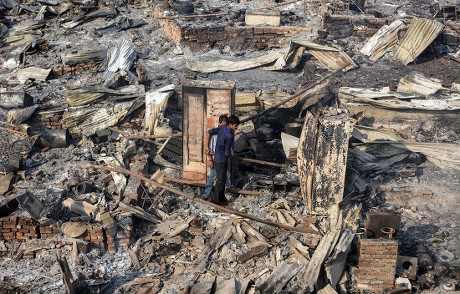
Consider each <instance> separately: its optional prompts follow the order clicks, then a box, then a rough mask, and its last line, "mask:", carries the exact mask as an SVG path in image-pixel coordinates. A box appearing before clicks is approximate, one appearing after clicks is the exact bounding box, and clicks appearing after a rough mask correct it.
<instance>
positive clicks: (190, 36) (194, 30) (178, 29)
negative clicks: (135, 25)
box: [152, 5, 318, 50]
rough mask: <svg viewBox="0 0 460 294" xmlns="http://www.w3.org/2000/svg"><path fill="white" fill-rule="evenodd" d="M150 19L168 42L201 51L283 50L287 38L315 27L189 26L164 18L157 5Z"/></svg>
mask: <svg viewBox="0 0 460 294" xmlns="http://www.w3.org/2000/svg"><path fill="white" fill-rule="evenodd" d="M152 17H155V18H158V21H159V22H160V24H161V25H162V26H163V29H164V33H165V36H166V38H167V39H169V40H170V41H172V42H174V43H176V44H178V45H185V46H188V47H190V48H191V49H192V50H200V49H203V48H206V47H211V48H219V49H224V48H225V47H230V49H232V50H246V49H257V50H262V49H270V48H282V47H284V46H285V45H286V44H287V43H288V42H289V39H290V38H292V37H294V36H296V35H299V34H304V33H313V32H315V31H316V30H317V29H318V28H317V27H311V28H305V27H294V26H281V27H266V26H265V27H264V26H260V27H259V26H257V27H254V26H235V25H232V26H230V25H229V26H225V25H222V24H221V23H220V22H208V23H206V22H204V23H203V24H202V25H200V26H198V25H197V23H193V25H189V24H188V23H186V22H182V21H181V20H179V19H168V18H164V17H163V8H162V6H161V5H157V6H156V7H154V9H153V10H152Z"/></svg>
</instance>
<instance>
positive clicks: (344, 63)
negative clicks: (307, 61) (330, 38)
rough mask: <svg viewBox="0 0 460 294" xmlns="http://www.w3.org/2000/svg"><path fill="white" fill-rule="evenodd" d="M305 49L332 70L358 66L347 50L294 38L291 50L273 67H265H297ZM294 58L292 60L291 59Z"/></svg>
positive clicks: (280, 68) (275, 68) (284, 68)
mask: <svg viewBox="0 0 460 294" xmlns="http://www.w3.org/2000/svg"><path fill="white" fill-rule="evenodd" d="M299 49H301V50H299ZM304 50H307V51H308V52H310V54H311V55H313V56H314V57H315V58H316V59H318V60H319V62H320V63H321V64H322V65H323V66H324V67H326V68H327V69H329V70H331V71H336V70H343V71H349V70H351V69H353V68H357V67H358V66H357V65H356V64H355V63H354V61H353V60H352V59H351V58H350V56H348V55H347V54H346V53H345V52H343V51H342V50H340V49H337V48H334V47H329V46H324V45H320V44H317V43H314V42H311V41H307V40H293V41H292V42H291V45H290V48H289V51H288V52H286V53H285V54H284V55H283V56H282V57H281V58H280V59H278V60H277V61H276V63H275V65H273V66H272V67H269V68H264V69H266V70H286V69H293V68H295V67H296V66H297V65H298V64H299V63H300V61H301V58H299V55H300V57H301V55H302V53H303V51H304ZM290 59H292V60H290Z"/></svg>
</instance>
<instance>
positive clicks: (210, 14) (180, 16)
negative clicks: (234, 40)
mask: <svg viewBox="0 0 460 294" xmlns="http://www.w3.org/2000/svg"><path fill="white" fill-rule="evenodd" d="M224 15H228V13H209V14H194V15H174V16H161V17H156V19H177V18H200V17H210V16H224Z"/></svg>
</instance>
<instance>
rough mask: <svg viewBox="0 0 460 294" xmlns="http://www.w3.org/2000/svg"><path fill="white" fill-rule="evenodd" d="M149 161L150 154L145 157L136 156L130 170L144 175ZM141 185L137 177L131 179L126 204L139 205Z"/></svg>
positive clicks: (126, 194) (127, 187)
mask: <svg viewBox="0 0 460 294" xmlns="http://www.w3.org/2000/svg"><path fill="white" fill-rule="evenodd" d="M147 160H148V154H145V155H135V156H134V157H133V160H132V162H131V163H130V164H129V169H130V170H132V171H133V172H135V173H140V174H142V173H143V171H144V168H145V164H146V163H147ZM140 185H141V181H140V180H139V179H137V178H135V177H129V179H128V182H127V184H126V188H125V192H124V196H125V200H124V202H126V203H129V204H133V205H137V204H138V203H139V201H140V199H139V194H140V193H139V189H141V188H140Z"/></svg>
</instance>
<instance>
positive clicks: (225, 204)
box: [220, 201, 233, 206]
mask: <svg viewBox="0 0 460 294" xmlns="http://www.w3.org/2000/svg"><path fill="white" fill-rule="evenodd" d="M220 205H222V206H233V201H226V202H222V203H221V204H220Z"/></svg>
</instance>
